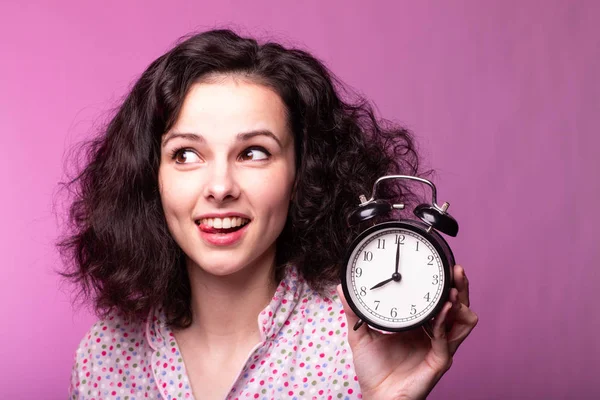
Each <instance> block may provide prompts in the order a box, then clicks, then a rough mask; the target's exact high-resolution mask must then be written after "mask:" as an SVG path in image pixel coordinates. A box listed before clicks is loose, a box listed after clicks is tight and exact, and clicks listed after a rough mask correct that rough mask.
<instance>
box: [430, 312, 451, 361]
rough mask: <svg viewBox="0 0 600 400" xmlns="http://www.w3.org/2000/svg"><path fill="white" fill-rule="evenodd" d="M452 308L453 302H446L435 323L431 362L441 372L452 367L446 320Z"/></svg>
mask: <svg viewBox="0 0 600 400" xmlns="http://www.w3.org/2000/svg"><path fill="white" fill-rule="evenodd" d="M451 308H452V303H451V302H446V304H444V307H442V311H440V313H439V314H438V315H437V316H436V317H435V319H434V321H433V338H432V339H431V352H430V354H431V357H432V359H431V360H430V362H433V363H435V365H437V366H438V368H439V369H441V370H446V369H448V368H449V367H450V365H449V364H450V362H451V354H450V349H449V348H448V339H447V333H446V326H445V324H446V318H447V317H448V314H449V313H450V309H451Z"/></svg>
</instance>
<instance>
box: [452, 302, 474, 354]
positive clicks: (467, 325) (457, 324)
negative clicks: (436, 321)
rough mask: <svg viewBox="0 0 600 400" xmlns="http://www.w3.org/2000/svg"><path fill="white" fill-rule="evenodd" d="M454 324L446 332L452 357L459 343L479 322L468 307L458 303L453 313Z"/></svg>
mask: <svg viewBox="0 0 600 400" xmlns="http://www.w3.org/2000/svg"><path fill="white" fill-rule="evenodd" d="M453 314H454V324H453V325H452V328H451V329H450V332H448V334H447V337H448V346H449V350H450V354H452V355H454V353H456V350H457V349H458V347H459V346H460V345H461V343H462V342H463V341H464V340H465V339H466V337H467V336H469V334H470V333H471V331H472V330H473V329H474V328H475V326H476V325H477V322H479V317H478V316H477V314H475V313H474V312H473V311H472V310H471V309H470V308H469V307H467V306H465V305H463V304H461V303H458V308H457V309H456V311H454V312H453Z"/></svg>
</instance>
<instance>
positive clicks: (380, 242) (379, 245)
mask: <svg viewBox="0 0 600 400" xmlns="http://www.w3.org/2000/svg"><path fill="white" fill-rule="evenodd" d="M377 248H378V249H385V239H377Z"/></svg>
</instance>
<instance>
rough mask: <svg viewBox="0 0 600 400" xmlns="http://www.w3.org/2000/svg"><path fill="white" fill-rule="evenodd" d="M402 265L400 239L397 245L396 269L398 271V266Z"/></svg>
mask: <svg viewBox="0 0 600 400" xmlns="http://www.w3.org/2000/svg"><path fill="white" fill-rule="evenodd" d="M399 267H400V240H398V244H397V246H396V271H395V273H396V274H397V273H398V268H399Z"/></svg>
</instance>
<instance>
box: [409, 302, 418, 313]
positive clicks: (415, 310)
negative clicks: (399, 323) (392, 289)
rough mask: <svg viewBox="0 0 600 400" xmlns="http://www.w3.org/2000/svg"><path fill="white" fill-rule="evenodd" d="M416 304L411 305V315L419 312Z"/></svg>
mask: <svg viewBox="0 0 600 400" xmlns="http://www.w3.org/2000/svg"><path fill="white" fill-rule="evenodd" d="M416 306H417V305H416V304H411V305H410V315H415V314H416V313H417V309H416V308H415V307H416Z"/></svg>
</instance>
